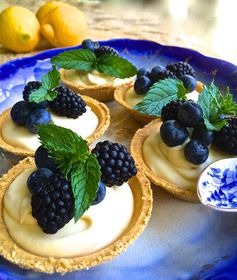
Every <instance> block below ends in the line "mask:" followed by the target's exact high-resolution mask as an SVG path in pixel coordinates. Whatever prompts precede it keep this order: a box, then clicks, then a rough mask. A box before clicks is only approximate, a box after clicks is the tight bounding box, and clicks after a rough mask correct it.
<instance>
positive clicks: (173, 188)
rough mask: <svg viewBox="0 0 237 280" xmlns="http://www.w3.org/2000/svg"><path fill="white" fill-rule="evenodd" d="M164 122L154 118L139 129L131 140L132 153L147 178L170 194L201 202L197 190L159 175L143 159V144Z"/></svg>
mask: <svg viewBox="0 0 237 280" xmlns="http://www.w3.org/2000/svg"><path fill="white" fill-rule="evenodd" d="M161 124H162V122H161V121H160V120H153V121H151V122H150V123H149V124H147V125H146V126H144V127H143V128H141V129H138V130H137V131H136V133H135V134H134V136H133V139H132V142H131V147H130V150H131V154H132V156H133V158H134V160H135V161H136V164H137V165H138V167H139V169H140V170H141V172H143V173H144V174H145V175H146V176H147V178H148V179H149V180H150V181H151V182H152V183H153V184H155V185H156V186H160V187H162V188H164V189H165V190H166V191H168V192H169V193H170V194H172V195H174V196H176V197H178V198H181V199H184V200H187V201H192V202H199V199H198V196H197V192H195V191H192V190H185V189H183V188H182V187H181V186H177V185H175V184H173V183H171V182H169V181H166V180H165V179H163V178H161V177H159V176H158V175H157V174H156V173H155V172H153V171H152V170H151V169H150V168H149V167H148V166H147V165H146V163H145V162H144V159H143V152H142V150H143V144H144V142H145V140H146V139H147V137H148V136H150V135H151V134H152V133H154V131H158V130H159V129H160V126H161Z"/></svg>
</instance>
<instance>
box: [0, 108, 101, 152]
mask: <svg viewBox="0 0 237 280" xmlns="http://www.w3.org/2000/svg"><path fill="white" fill-rule="evenodd" d="M50 114H51V119H52V122H53V123H54V124H56V125H58V126H62V127H65V128H68V129H71V130H73V131H74V132H76V133H77V134H79V135H80V136H81V137H82V138H87V137H89V136H91V135H92V134H93V133H94V131H95V130H96V128H97V126H98V123H99V120H98V118H97V116H96V114H95V113H94V112H93V111H92V110H91V108H90V107H88V106H87V107H86V113H84V114H82V115H81V116H79V117H78V118H77V119H72V118H67V117H64V116H58V115H56V114H54V113H53V112H52V111H50ZM2 137H3V139H4V141H5V142H7V143H8V144H10V145H12V146H14V147H17V148H23V149H26V150H28V151H35V150H36V149H37V148H38V147H39V146H40V142H39V139H38V136H37V134H32V133H31V132H29V131H28V130H27V128H26V127H24V126H19V125H17V124H15V123H14V122H13V121H12V119H11V117H10V115H9V116H8V118H7V119H6V121H5V122H4V124H3V126H2Z"/></svg>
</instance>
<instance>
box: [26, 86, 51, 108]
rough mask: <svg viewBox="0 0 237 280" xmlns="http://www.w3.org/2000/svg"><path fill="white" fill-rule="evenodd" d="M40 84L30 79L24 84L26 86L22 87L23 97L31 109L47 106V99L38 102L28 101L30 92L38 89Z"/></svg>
mask: <svg viewBox="0 0 237 280" xmlns="http://www.w3.org/2000/svg"><path fill="white" fill-rule="evenodd" d="M40 86H41V83H40V82H38V81H31V82H28V83H27V84H26V86H25V87H24V90H23V92H22V95H23V99H24V100H25V101H26V102H28V103H29V105H30V107H31V108H32V109H37V108H47V107H48V101H47V100H45V101H42V102H40V103H36V102H29V96H30V93H31V92H32V91H33V90H35V89H39V87H40Z"/></svg>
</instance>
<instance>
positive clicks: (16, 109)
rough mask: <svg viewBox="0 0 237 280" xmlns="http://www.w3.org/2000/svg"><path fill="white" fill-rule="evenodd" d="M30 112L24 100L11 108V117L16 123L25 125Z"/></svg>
mask: <svg viewBox="0 0 237 280" xmlns="http://www.w3.org/2000/svg"><path fill="white" fill-rule="evenodd" d="M30 113H31V109H30V108H29V106H28V103H27V102H26V101H19V102H17V103H16V104H15V105H14V106H13V107H12V109H11V113H10V115H11V118H12V120H13V121H14V123H16V124H17V125H25V124H26V120H27V118H28V117H29V115H30Z"/></svg>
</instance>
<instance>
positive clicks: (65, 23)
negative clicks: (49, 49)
mask: <svg viewBox="0 0 237 280" xmlns="http://www.w3.org/2000/svg"><path fill="white" fill-rule="evenodd" d="M52 3H54V2H51V4H49V3H47V4H48V8H47V9H46V8H45V12H42V11H43V7H41V8H40V10H41V11H40V10H39V11H38V13H37V17H38V19H39V22H40V31H41V34H42V35H43V36H44V38H45V39H46V40H48V41H49V42H50V43H51V44H52V45H53V46H55V47H67V46H75V45H78V44H80V43H81V42H82V41H83V40H84V39H85V38H86V37H87V33H88V27H87V22H86V17H85V15H84V13H83V12H82V11H80V10H79V9H78V8H76V7H74V6H71V5H68V4H65V3H64V4H62V3H61V4H58V3H59V2H58V3H57V5H54V4H52ZM47 4H46V5H47ZM46 10H47V12H46Z"/></svg>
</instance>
